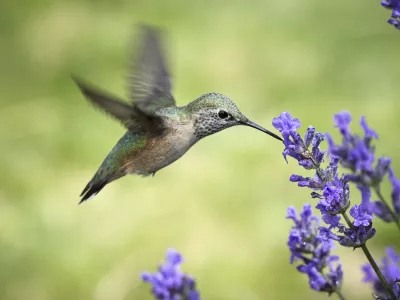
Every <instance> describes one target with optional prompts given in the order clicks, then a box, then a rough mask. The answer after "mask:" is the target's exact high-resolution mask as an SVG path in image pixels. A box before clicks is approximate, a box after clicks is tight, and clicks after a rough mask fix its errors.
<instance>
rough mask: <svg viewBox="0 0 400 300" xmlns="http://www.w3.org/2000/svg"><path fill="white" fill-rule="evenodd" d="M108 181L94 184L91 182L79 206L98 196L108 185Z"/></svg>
mask: <svg viewBox="0 0 400 300" xmlns="http://www.w3.org/2000/svg"><path fill="white" fill-rule="evenodd" d="M107 183H109V182H108V180H103V181H100V182H92V181H90V182H89V183H88V184H87V185H86V187H85V188H84V189H83V191H82V193H81V195H80V197H82V199H81V201H80V202H79V204H81V203H82V202H85V201H87V200H89V199H90V198H92V197H94V196H96V195H97V194H98V193H99V192H100V191H101V190H102V189H103V188H104V187H105V186H106V185H107Z"/></svg>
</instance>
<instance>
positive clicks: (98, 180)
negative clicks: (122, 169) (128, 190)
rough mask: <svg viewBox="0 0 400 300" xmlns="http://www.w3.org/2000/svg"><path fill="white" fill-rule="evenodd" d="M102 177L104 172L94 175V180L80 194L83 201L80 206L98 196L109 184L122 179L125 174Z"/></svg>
mask: <svg viewBox="0 0 400 300" xmlns="http://www.w3.org/2000/svg"><path fill="white" fill-rule="evenodd" d="M102 175H103V174H102V172H100V170H99V171H98V172H97V173H96V175H94V177H93V178H92V180H90V181H89V183H88V184H87V185H86V187H85V188H84V189H83V191H82V193H81V194H80V197H82V199H81V201H80V202H79V204H81V203H82V202H85V201H87V200H89V199H90V198H92V197H94V196H96V195H97V194H98V193H99V192H100V191H101V190H102V189H103V188H104V187H105V186H106V185H107V184H109V183H110V182H112V181H114V180H116V179H118V178H121V177H122V176H124V175H125V173H114V174H108V175H107V176H102Z"/></svg>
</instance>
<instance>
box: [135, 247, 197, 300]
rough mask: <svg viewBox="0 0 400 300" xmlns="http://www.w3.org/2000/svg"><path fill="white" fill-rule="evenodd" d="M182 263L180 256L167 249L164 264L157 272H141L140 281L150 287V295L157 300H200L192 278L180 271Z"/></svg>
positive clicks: (174, 251)
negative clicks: (148, 284)
mask: <svg viewBox="0 0 400 300" xmlns="http://www.w3.org/2000/svg"><path fill="white" fill-rule="evenodd" d="M182 262H183V258H182V256H181V254H179V253H178V252H177V251H176V250H174V249H168V250H167V255H166V262H165V264H164V265H161V266H159V270H158V272H156V273H154V274H151V273H149V272H143V273H142V275H141V277H142V280H143V281H145V282H148V283H150V284H151V285H152V287H153V288H152V293H153V295H154V297H155V299H157V300H200V294H199V292H198V291H197V290H196V283H195V281H194V279H193V278H192V277H190V276H189V275H186V274H184V273H183V272H182V271H181V270H180V265H181V264H182Z"/></svg>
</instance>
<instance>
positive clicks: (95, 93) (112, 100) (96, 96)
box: [73, 77, 163, 132]
mask: <svg viewBox="0 0 400 300" xmlns="http://www.w3.org/2000/svg"><path fill="white" fill-rule="evenodd" d="M73 80H74V81H75V83H76V84H77V85H78V87H79V89H80V90H81V92H82V94H83V95H84V96H85V97H86V98H87V99H88V100H89V101H90V103H91V104H92V105H94V106H95V107H97V108H100V109H102V110H103V111H104V112H106V113H107V114H108V115H110V116H113V117H114V118H116V119H117V120H119V121H120V122H121V123H122V124H123V125H124V126H125V127H127V128H128V129H129V130H131V131H134V132H140V131H151V132H158V131H160V130H162V129H163V120H162V118H161V117H157V116H153V115H152V116H149V115H147V114H145V113H144V112H143V111H142V110H141V109H140V108H138V107H135V106H133V105H130V104H127V103H124V102H122V101H121V100H120V99H118V98H116V97H114V96H111V95H110V94H108V93H106V92H105V91H102V90H100V89H98V88H95V87H94V86H91V85H89V84H87V83H84V82H83V81H82V80H79V79H77V78H74V77H73Z"/></svg>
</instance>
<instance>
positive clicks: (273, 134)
mask: <svg viewBox="0 0 400 300" xmlns="http://www.w3.org/2000/svg"><path fill="white" fill-rule="evenodd" d="M242 124H243V125H246V126H250V127H253V128H255V129H258V130H260V131H262V132H265V133H266V134H269V135H270V136H272V137H274V138H276V139H277V140H280V141H282V142H283V139H282V138H281V137H280V136H278V135H276V134H275V133H273V132H271V131H269V130H267V129H265V128H263V127H261V126H260V125H257V124H256V123H254V122H252V121H250V120H247V121H245V122H242Z"/></svg>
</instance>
